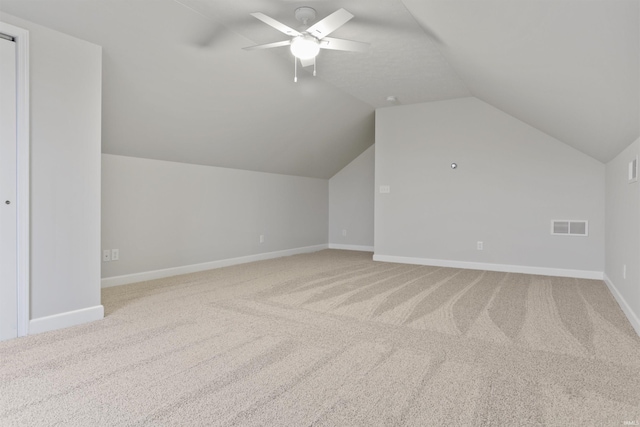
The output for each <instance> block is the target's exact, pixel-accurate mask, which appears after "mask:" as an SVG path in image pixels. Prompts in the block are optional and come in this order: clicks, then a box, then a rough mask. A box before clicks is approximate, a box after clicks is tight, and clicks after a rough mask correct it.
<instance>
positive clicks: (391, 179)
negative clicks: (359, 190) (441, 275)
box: [374, 98, 605, 277]
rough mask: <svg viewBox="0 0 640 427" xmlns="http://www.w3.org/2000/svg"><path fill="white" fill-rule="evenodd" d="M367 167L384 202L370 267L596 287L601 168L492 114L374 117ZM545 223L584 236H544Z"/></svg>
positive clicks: (397, 112) (431, 107) (484, 110)
mask: <svg viewBox="0 0 640 427" xmlns="http://www.w3.org/2000/svg"><path fill="white" fill-rule="evenodd" d="M452 162H455V163H457V164H458V168H457V169H455V170H453V169H451V168H450V165H451V163H452ZM375 163H376V164H375V171H376V172H375V174H376V189H378V187H379V186H381V185H389V186H390V187H391V192H390V193H389V194H380V193H379V192H376V196H375V257H374V259H380V260H384V259H386V260H390V258H389V257H396V259H395V260H397V261H402V260H403V259H404V261H408V262H424V263H438V262H440V263H441V261H443V260H444V261H449V263H448V264H447V263H445V264H446V265H458V266H467V267H473V268H487V269H506V270H511V271H527V272H537V273H545V274H559V275H562V274H567V275H572V276H586V277H602V272H603V270H604V197H605V196H604V186H605V184H604V182H605V179H604V175H605V167H604V165H603V164H602V163H600V162H598V161H596V160H594V159H592V158H590V157H588V156H586V155H584V154H582V153H580V152H578V151H576V150H575V149H573V148H571V147H569V146H567V145H565V144H563V143H561V142H559V141H557V140H556V139H554V138H552V137H550V136H548V135H546V134H544V133H542V132H540V131H538V130H536V129H534V128H533V127H531V126H528V125H526V124H525V123H523V122H521V121H519V120H517V119H515V118H513V117H511V116H509V115H507V114H505V113H503V112H501V111H499V110H497V109H495V108H493V107H491V106H490V105H488V104H486V103H484V102H482V101H480V100H478V99H476V98H463V99H455V100H448V101H440V102H432V103H425V104H417V105H409V106H399V107H391V108H384V109H379V110H377V112H376V162H375ZM552 219H577V220H588V221H589V236H588V237H567V236H552V235H551V234H550V221H551V220H552ZM477 241H483V242H484V250H483V251H478V250H476V242H477ZM382 258H384V259H382ZM451 261H453V262H454V264H451ZM465 263H466V264H465ZM474 263H477V264H474ZM441 264H442V263H441ZM517 266H520V267H526V268H524V269H523V268H516V267H517Z"/></svg>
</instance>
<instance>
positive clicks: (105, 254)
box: [102, 249, 111, 262]
mask: <svg viewBox="0 0 640 427" xmlns="http://www.w3.org/2000/svg"><path fill="white" fill-rule="evenodd" d="M102 261H104V262H108V261H111V251H110V250H109V249H105V250H104V251H102Z"/></svg>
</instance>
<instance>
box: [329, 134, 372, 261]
mask: <svg viewBox="0 0 640 427" xmlns="http://www.w3.org/2000/svg"><path fill="white" fill-rule="evenodd" d="M374 163H375V145H372V146H371V147H369V148H368V149H367V150H365V151H364V152H363V153H362V154H360V155H359V156H358V157H357V158H356V159H355V160H353V161H352V162H351V163H349V164H348V165H347V166H345V167H344V169H342V170H341V171H340V172H338V173H337V174H335V175H334V176H333V177H332V178H331V179H330V180H329V247H332V248H336V249H356V250H369V251H373V206H374V204H373V201H374V188H373V183H374ZM343 230H346V236H343V234H342V231H343Z"/></svg>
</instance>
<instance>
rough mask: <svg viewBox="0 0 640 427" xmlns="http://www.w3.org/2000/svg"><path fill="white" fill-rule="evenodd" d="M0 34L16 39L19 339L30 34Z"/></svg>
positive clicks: (26, 229) (26, 260) (26, 236)
mask: <svg viewBox="0 0 640 427" xmlns="http://www.w3.org/2000/svg"><path fill="white" fill-rule="evenodd" d="M0 32H1V33H4V34H7V35H10V36H12V37H14V38H15V43H16V56H17V57H16V68H17V69H16V79H17V82H16V86H17V93H16V95H17V97H16V98H17V123H16V130H17V145H18V146H17V147H16V148H17V150H16V153H17V155H16V157H17V159H16V166H17V168H16V169H17V176H16V178H17V200H16V209H17V222H18V223H17V231H18V236H17V239H18V247H17V254H16V255H17V263H18V265H17V268H18V271H17V282H18V283H17V287H18V289H17V295H18V307H17V308H18V336H19V337H23V336H25V335H27V334H28V332H29V283H30V280H29V270H30V264H31V263H30V259H31V258H30V256H29V255H30V250H29V240H30V221H29V218H30V213H29V212H30V210H29V202H30V197H29V148H30V143H29V141H30V139H29V123H30V122H29V31H27V30H25V29H23V28H18V27H15V26H13V25H10V24H7V23H5V22H1V21H0Z"/></svg>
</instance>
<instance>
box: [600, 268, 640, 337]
mask: <svg viewBox="0 0 640 427" xmlns="http://www.w3.org/2000/svg"><path fill="white" fill-rule="evenodd" d="M604 283H606V284H607V287H608V288H609V291H611V293H612V294H613V297H614V298H615V299H616V301H617V302H618V305H620V308H621V309H622V312H623V313H624V314H625V315H626V316H627V319H629V322H630V323H631V326H633V329H635V330H636V333H637V334H638V336H640V318H638V315H637V314H636V313H634V312H633V309H632V308H631V306H629V303H627V300H625V299H624V297H623V296H622V294H621V293H620V291H618V288H616V285H614V284H613V282H612V281H611V279H609V277H608V276H607V274H606V273H605V275H604Z"/></svg>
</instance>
